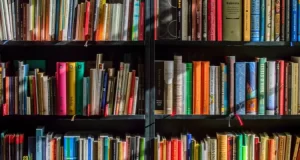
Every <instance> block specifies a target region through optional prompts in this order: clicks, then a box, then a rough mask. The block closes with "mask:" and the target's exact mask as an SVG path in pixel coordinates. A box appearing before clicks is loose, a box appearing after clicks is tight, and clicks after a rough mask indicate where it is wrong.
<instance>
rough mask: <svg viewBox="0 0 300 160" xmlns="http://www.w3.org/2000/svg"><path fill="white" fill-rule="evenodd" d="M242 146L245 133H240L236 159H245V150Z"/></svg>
mask: <svg viewBox="0 0 300 160" xmlns="http://www.w3.org/2000/svg"><path fill="white" fill-rule="evenodd" d="M242 147H243V135H242V134H239V135H238V136H237V147H236V149H237V154H236V155H237V157H236V159H237V160H242V159H243V151H242Z"/></svg>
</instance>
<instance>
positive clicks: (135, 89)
mask: <svg viewBox="0 0 300 160" xmlns="http://www.w3.org/2000/svg"><path fill="white" fill-rule="evenodd" d="M138 88H139V77H135V88H134V101H133V109H132V110H133V111H132V114H133V115H135V114H136V113H137V107H136V106H137V98H138Z"/></svg>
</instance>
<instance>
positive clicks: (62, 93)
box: [56, 62, 67, 115]
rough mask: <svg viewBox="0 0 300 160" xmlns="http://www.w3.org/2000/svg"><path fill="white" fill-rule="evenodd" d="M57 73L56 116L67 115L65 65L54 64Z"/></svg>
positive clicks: (60, 63) (63, 63) (61, 63)
mask: <svg viewBox="0 0 300 160" xmlns="http://www.w3.org/2000/svg"><path fill="white" fill-rule="evenodd" d="M56 72H57V110H56V114H57V115H66V114H67V88H66V87H67V84H66V83H67V64H66V63H65V62H57V63H56Z"/></svg>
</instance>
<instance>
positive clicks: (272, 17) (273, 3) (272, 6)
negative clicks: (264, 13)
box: [270, 0, 276, 42]
mask: <svg viewBox="0 0 300 160" xmlns="http://www.w3.org/2000/svg"><path fill="white" fill-rule="evenodd" d="M275 1H276V0H271V39H270V41H272V42H273V41H274V40H275V39H274V37H275V6H276V4H275Z"/></svg>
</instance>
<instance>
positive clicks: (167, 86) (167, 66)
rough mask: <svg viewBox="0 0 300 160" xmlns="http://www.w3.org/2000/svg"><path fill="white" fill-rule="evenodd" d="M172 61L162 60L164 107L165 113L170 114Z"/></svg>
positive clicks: (171, 105) (171, 102)
mask: <svg viewBox="0 0 300 160" xmlns="http://www.w3.org/2000/svg"><path fill="white" fill-rule="evenodd" d="M173 78H174V62H173V61H165V62H164V107H165V114H172V108H173Z"/></svg>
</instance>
